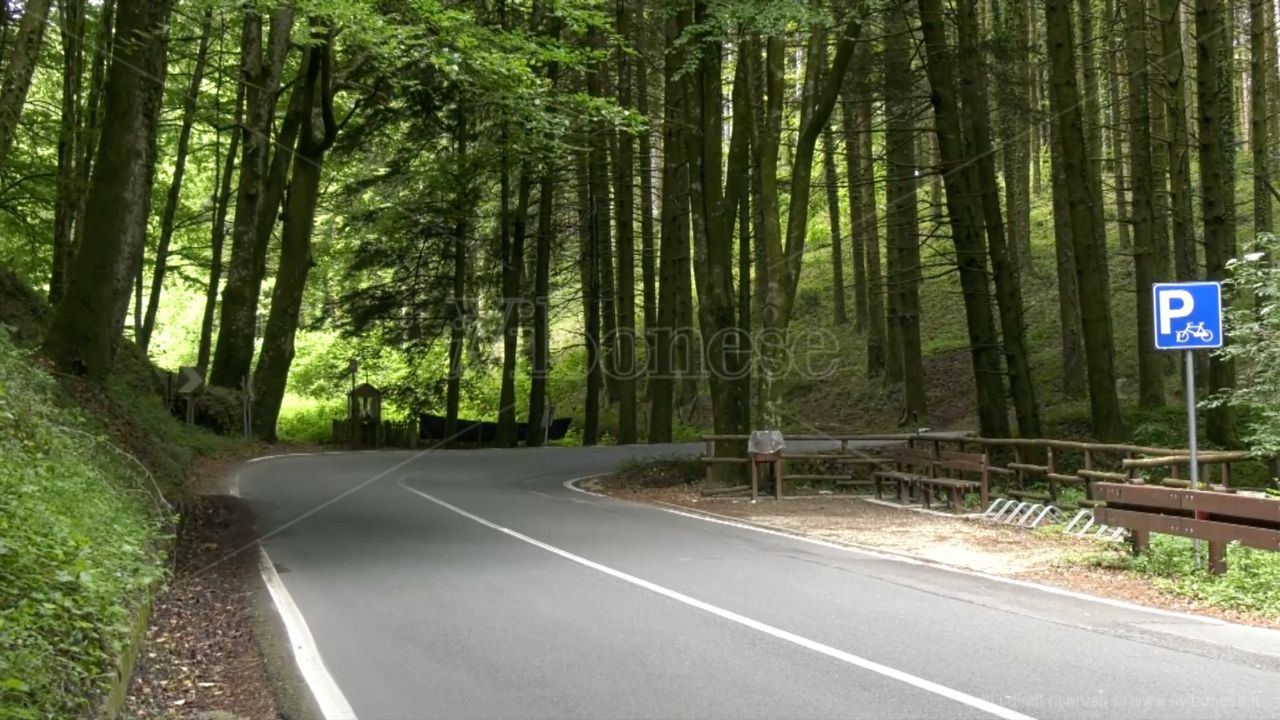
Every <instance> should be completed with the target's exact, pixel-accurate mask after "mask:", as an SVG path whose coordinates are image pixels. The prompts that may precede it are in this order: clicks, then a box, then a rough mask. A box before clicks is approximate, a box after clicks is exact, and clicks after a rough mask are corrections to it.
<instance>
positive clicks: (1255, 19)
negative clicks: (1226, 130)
mask: <svg viewBox="0 0 1280 720" xmlns="http://www.w3.org/2000/svg"><path fill="white" fill-rule="evenodd" d="M1269 2H1271V0H1249V90H1250V93H1249V106H1250V112H1249V149H1250V150H1251V151H1252V154H1253V232H1254V235H1257V234H1258V233H1262V232H1271V231H1272V230H1273V228H1272V224H1271V192H1270V189H1269V188H1268V187H1267V184H1268V183H1269V182H1270V179H1271V167H1270V149H1271V148H1270V143H1271V140H1270V138H1269V137H1268V130H1269V127H1268V124H1269V123H1270V118H1269V117H1268V115H1269V112H1270V111H1269V109H1268V107H1267V99H1268V95H1267V81H1268V75H1269V73H1268V70H1267V55H1268V53H1267V44H1268V42H1275V27H1273V26H1272V25H1270V24H1268V23H1267V12H1266V10H1265V7H1264V6H1265V5H1266V4H1267V3H1269ZM1268 39H1270V40H1268Z"/></svg>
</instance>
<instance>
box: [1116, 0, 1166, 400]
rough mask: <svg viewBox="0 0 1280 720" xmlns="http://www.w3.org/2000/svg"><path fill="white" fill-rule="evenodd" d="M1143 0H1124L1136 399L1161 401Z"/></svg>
mask: <svg viewBox="0 0 1280 720" xmlns="http://www.w3.org/2000/svg"><path fill="white" fill-rule="evenodd" d="M1146 4H1147V3H1146V0H1127V7H1126V13H1125V15H1126V18H1125V19H1126V21H1127V22H1126V28H1125V30H1126V32H1125V54H1126V57H1127V58H1128V61H1129V67H1131V68H1135V70H1134V72H1132V73H1131V74H1130V75H1129V159H1130V164H1131V166H1132V169H1133V170H1132V172H1133V267H1134V273H1133V276H1134V280H1135V282H1136V283H1137V287H1136V288H1135V293H1136V295H1135V303H1136V309H1137V313H1136V317H1137V322H1138V404H1139V405H1140V406H1141V407H1147V408H1152V407H1160V406H1161V405H1164V364H1163V362H1162V361H1161V359H1160V356H1159V355H1158V354H1157V351H1156V349H1155V327H1154V326H1153V316H1152V308H1151V302H1150V300H1151V298H1150V296H1149V293H1150V287H1151V285H1152V284H1153V283H1155V282H1157V281H1159V280H1160V273H1159V270H1158V264H1157V262H1156V247H1155V245H1156V242H1155V187H1153V183H1152V171H1151V166H1152V162H1151V156H1152V152H1151V103H1150V97H1151V92H1150V90H1149V88H1148V87H1147V61H1146V60H1147V40H1146V39H1147V26H1146V20H1147V8H1146Z"/></svg>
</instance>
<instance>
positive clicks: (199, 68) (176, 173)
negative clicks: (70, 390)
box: [138, 10, 213, 352]
mask: <svg viewBox="0 0 1280 720" xmlns="http://www.w3.org/2000/svg"><path fill="white" fill-rule="evenodd" d="M212 30H213V11H212V10H207V11H205V15H204V20H203V21H201V23H200V40H199V44H198V45H197V48H196V59H195V65H194V66H193V67H192V69H191V85H190V86H189V87H188V88H187V95H186V97H185V98H184V99H183V105H182V128H181V129H180V130H179V131H178V148H177V154H176V156H175V157H174V160H173V181H172V182H171V183H170V184H169V195H168V197H166V198H165V204H164V215H162V216H161V220H160V240H159V241H158V242H157V243H156V259H155V269H154V270H153V271H152V274H151V295H150V296H148V297H147V312H146V315H145V317H143V320H142V333H141V334H140V335H139V336H138V346H139V347H141V348H142V350H143V351H144V352H145V351H146V349H147V348H148V346H150V344H151V333H152V331H153V330H155V326H156V313H157V312H158V311H159V309H160V294H161V293H162V292H163V291H164V276H165V271H166V269H167V267H168V262H169V245H170V243H172V242H173V225H174V220H175V219H176V217H177V215H178V200H179V199H180V198H181V196H182V177H183V175H184V174H185V173H186V168H187V148H188V147H189V146H190V144H191V126H192V125H194V124H195V121H196V100H197V99H198V98H199V96H200V84H201V82H203V80H204V63H205V58H206V57H208V55H209V36H210V33H211V32H212Z"/></svg>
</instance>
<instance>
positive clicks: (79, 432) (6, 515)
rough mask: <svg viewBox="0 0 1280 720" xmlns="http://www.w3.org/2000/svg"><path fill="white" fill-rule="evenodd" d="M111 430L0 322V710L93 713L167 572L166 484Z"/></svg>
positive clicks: (21, 715)
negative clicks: (138, 617) (112, 437)
mask: <svg viewBox="0 0 1280 720" xmlns="http://www.w3.org/2000/svg"><path fill="white" fill-rule="evenodd" d="M161 412H162V411H161ZM142 417H143V418H145V417H146V416H145V415H143V416H142ZM140 423H141V424H142V425H145V424H146V420H145V419H144V420H142V421H140ZM168 425H170V426H172V425H175V423H172V422H169V423H168ZM103 430H104V428H103V427H102V421H101V420H99V419H95V418H92V417H90V416H89V415H88V414H87V413H85V412H83V411H81V410H79V409H77V408H75V407H74V406H73V403H72V402H70V401H69V399H68V398H67V396H66V395H65V393H63V391H62V390H61V388H59V386H58V385H57V384H56V383H54V381H53V380H52V379H51V377H50V376H49V375H48V374H46V373H45V372H44V371H43V370H41V369H40V365H39V363H38V362H37V361H36V359H35V357H34V356H33V355H32V354H31V353H30V352H29V351H26V350H23V349H20V348H18V347H17V346H16V345H15V344H14V342H13V340H12V339H11V338H10V337H9V334H8V332H7V330H5V328H4V327H3V326H0V457H3V458H4V462H3V463H0V717H3V718H6V719H8V718H13V719H15V720H16V719H25V718H52V717H58V718H61V717H78V716H84V715H86V714H87V713H88V712H89V711H90V709H91V708H93V707H95V706H96V705H95V704H96V703H97V702H99V701H100V699H101V697H102V694H103V692H104V691H105V690H106V689H107V688H108V686H109V682H110V680H111V677H112V675H113V673H114V671H115V667H116V662H117V659H118V657H119V656H120V653H121V650H122V648H123V646H124V644H125V643H126V642H127V638H128V634H129V629H130V622H131V619H132V618H133V617H134V616H135V613H136V612H137V610H138V609H139V607H140V606H141V604H143V603H144V602H145V599H146V597H147V593H148V590H149V588H151V587H152V586H154V585H155V583H157V582H158V581H159V580H160V579H161V578H162V577H163V575H164V573H165V570H164V562H163V559H164V556H165V551H166V547H165V546H166V542H165V538H166V537H167V536H168V535H169V533H170V531H171V528H172V523H173V521H174V514H173V511H172V509H171V506H170V505H169V503H168V501H167V500H166V499H165V498H164V497H163V495H162V493H161V492H160V490H159V487H160V485H161V484H165V483H167V482H168V479H167V478H164V479H157V478H155V477H153V475H152V473H151V472H149V471H148V470H146V469H145V468H143V467H142V465H140V464H139V463H138V461H136V460H135V459H133V456H132V455H130V454H127V453H125V452H124V451H123V450H120V449H119V448H118V447H117V446H116V445H115V444H114V443H113V442H111V441H109V440H108V439H107V435H106V434H105V433H104V431H103ZM151 430H152V431H158V430H157V429H156V428H152V429H151ZM139 431H140V432H146V431H147V430H146V429H145V428H143V429H141V430H139ZM175 462H176V459H175ZM162 477H163V476H162Z"/></svg>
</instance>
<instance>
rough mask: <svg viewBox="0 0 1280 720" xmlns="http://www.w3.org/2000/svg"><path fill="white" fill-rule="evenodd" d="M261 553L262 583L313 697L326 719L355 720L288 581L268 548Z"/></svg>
mask: <svg viewBox="0 0 1280 720" xmlns="http://www.w3.org/2000/svg"><path fill="white" fill-rule="evenodd" d="M258 552H259V557H258V568H259V569H260V571H261V572H262V580H263V582H265V583H266V585H267V590H268V592H270V593H271V600H272V601H273V602H274V603H275V606H276V612H278V613H280V619H281V620H283V621H284V627H285V630H286V631H287V632H288V634H289V645H290V646H291V647H292V648H293V658H294V660H295V661H296V662H297V663H298V669H299V670H301V671H302V678H303V679H304V680H306V682H307V686H308V687H310V688H311V694H312V695H314V696H315V699H316V704H317V705H319V706H320V712H321V714H323V715H324V717H325V720H348V719H349V720H355V717H356V713H355V711H354V710H352V709H351V705H350V704H349V703H348V702H347V698H346V696H344V695H343V694H342V690H340V689H338V683H337V682H335V681H334V679H333V676H332V675H330V674H329V668H327V667H325V665H324V659H323V658H321V657H320V650H319V648H317V647H316V642H315V639H314V638H313V637H311V629H310V628H308V627H307V621H306V620H305V619H304V618H303V617H302V612H301V611H300V610H298V606H297V605H296V604H294V602H293V597H292V596H291V595H289V591H288V590H287V589H286V588H285V586H284V581H282V580H281V579H280V574H279V573H277V572H276V568H275V565H274V564H272V562H271V557H270V556H268V555H267V550H266V548H264V547H262V545H258Z"/></svg>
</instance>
